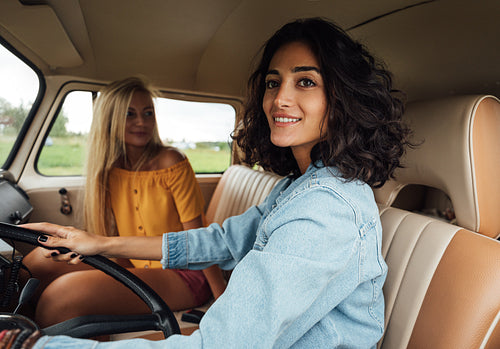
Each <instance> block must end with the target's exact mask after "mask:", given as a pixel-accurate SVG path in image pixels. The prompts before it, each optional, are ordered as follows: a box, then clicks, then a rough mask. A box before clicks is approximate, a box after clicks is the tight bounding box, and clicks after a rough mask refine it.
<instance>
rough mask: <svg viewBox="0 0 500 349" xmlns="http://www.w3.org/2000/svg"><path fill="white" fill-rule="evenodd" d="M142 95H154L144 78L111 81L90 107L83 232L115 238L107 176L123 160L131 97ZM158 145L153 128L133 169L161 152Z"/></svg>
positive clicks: (156, 135) (159, 141) (155, 93)
mask: <svg viewBox="0 0 500 349" xmlns="http://www.w3.org/2000/svg"><path fill="white" fill-rule="evenodd" d="M136 91H141V92H146V93H148V94H149V95H150V96H151V98H152V99H153V98H155V97H157V96H158V92H157V91H156V90H155V89H153V88H152V87H151V85H150V84H149V82H148V81H147V80H145V79H144V78H139V77H131V78H127V79H124V80H119V81H115V82H113V83H111V84H109V85H107V86H106V87H104V88H103V89H102V90H101V94H100V96H99V97H98V98H97V100H96V102H95V104H94V117H93V119H92V126H91V128H90V133H89V140H88V152H87V162H86V175H87V179H86V186H85V201H84V219H85V229H86V230H88V231H89V232H92V233H95V234H99V235H107V236H111V235H117V231H116V228H115V224H114V218H113V213H112V210H111V207H110V197H109V183H108V179H109V173H110V171H111V169H112V168H113V167H116V166H117V164H118V163H119V162H120V161H123V163H125V161H126V158H127V153H126V148H125V123H126V116H127V111H128V107H129V105H130V101H131V99H132V95H133V94H134V92H136ZM161 147H162V143H161V139H160V136H159V133H158V127H157V125H155V129H154V131H153V137H152V139H151V141H150V142H149V143H148V144H147V145H146V149H145V151H144V153H143V154H142V156H141V158H140V160H139V161H138V162H137V164H136V165H135V167H134V169H135V170H138V169H140V168H141V166H142V165H143V164H144V163H146V162H147V161H148V160H150V159H152V158H153V157H154V156H155V155H156V154H158V151H159V150H160V149H161Z"/></svg>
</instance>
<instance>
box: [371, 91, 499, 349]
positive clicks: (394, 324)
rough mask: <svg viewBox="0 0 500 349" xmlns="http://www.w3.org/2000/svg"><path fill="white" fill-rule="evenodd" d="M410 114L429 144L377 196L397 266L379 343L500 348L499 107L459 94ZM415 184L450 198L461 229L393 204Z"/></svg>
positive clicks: (387, 247) (388, 252) (389, 257)
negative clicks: (406, 189)
mask: <svg viewBox="0 0 500 349" xmlns="http://www.w3.org/2000/svg"><path fill="white" fill-rule="evenodd" d="M405 117H406V118H407V120H408V121H409V122H410V124H411V125H412V128H413V130H414V132H415V139H417V140H423V141H424V143H423V144H421V145H420V146H419V147H417V148H416V149H414V150H410V151H409V152H408V154H407V155H406V157H405V164H406V166H407V167H406V168H405V169H402V170H399V171H398V172H397V174H396V176H397V181H392V182H390V183H387V185H385V186H384V188H382V189H380V190H375V195H376V199H377V202H378V203H379V205H380V211H381V220H382V225H383V243H382V246H383V247H382V248H383V254H384V257H385V259H386V262H387V264H388V266H389V272H388V276H387V281H386V284H385V286H384V294H385V299H386V332H385V334H384V337H383V338H382V340H381V341H380V343H379V347H380V348H383V349H392V348H398V349H399V348H407V347H408V348H500V327H499V325H498V320H499V318H500V243H499V242H498V241H497V240H493V239H491V238H490V237H497V236H498V234H499V233H500V177H499V175H498V172H499V169H500V138H499V137H498V134H499V131H500V103H499V101H498V99H496V98H494V97H491V96H464V97H455V98H450V99H446V100H441V101H434V102H425V103H415V104H410V105H409V106H408V107H407V112H406V113H405ZM408 184H420V185H425V186H429V187H433V188H437V189H439V190H442V191H443V192H444V193H445V194H447V195H448V196H449V198H450V200H451V202H452V204H453V207H454V209H455V213H456V218H457V225H452V224H449V223H446V222H443V221H441V220H439V219H436V218H430V217H427V216H423V215H420V214H416V213H412V212H409V211H404V210H400V209H396V208H393V207H390V205H391V203H392V202H393V201H394V199H395V197H396V195H397V193H398V192H399V191H400V190H401V189H402V188H403V187H404V186H406V185H408ZM476 232H479V233H480V234H478V233H476Z"/></svg>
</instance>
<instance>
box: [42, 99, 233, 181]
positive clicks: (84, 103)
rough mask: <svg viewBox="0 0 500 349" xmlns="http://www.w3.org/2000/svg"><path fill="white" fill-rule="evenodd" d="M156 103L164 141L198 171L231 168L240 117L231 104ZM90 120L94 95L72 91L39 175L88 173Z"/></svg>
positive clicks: (44, 153) (44, 152) (44, 151)
mask: <svg viewBox="0 0 500 349" xmlns="http://www.w3.org/2000/svg"><path fill="white" fill-rule="evenodd" d="M155 103H156V105H155V108H156V119H157V122H158V129H159V133H160V138H161V139H162V141H163V143H164V144H165V145H172V146H174V147H176V148H178V149H180V150H181V151H182V152H184V153H185V154H186V155H187V157H188V158H189V161H190V162H191V165H192V167H193V169H194V171H195V172H196V173H220V172H223V171H224V170H226V169H227V168H228V167H229V165H230V163H231V143H230V142H231V140H230V139H231V138H230V134H231V132H232V131H233V128H234V122H235V117H236V113H235V110H234V108H233V107H232V106H231V105H229V104H223V103H204V102H203V103H202V102H190V101H181V100H174V99H169V98H157V99H156V101H155ZM91 120H92V93H91V92H86V91H73V92H70V93H69V94H68V95H67V96H66V98H65V100H64V102H63V105H62V108H61V111H60V112H59V115H58V116H57V119H56V121H55V122H54V124H53V125H52V128H51V131H50V134H49V136H48V137H47V139H46V141H45V145H44V147H43V149H42V152H41V154H40V157H39V160H38V170H39V172H40V173H42V174H44V175H49V176H66V175H81V174H83V166H84V161H85V151H86V141H87V135H88V132H89V130H90V124H91Z"/></svg>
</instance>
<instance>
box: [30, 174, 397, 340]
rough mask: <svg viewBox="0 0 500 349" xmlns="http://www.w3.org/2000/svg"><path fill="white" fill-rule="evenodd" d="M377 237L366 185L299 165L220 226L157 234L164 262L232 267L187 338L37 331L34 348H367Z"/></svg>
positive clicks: (373, 312) (380, 267)
mask: <svg viewBox="0 0 500 349" xmlns="http://www.w3.org/2000/svg"><path fill="white" fill-rule="evenodd" d="M381 239H382V229H381V224H380V220H379V213H378V209H377V206H376V204H375V200H374V198H373V194H372V190H371V189H370V187H369V186H368V185H366V184H364V183H361V182H359V181H345V180H343V179H342V178H340V176H339V173H338V171H337V169H335V168H332V167H320V168H317V167H314V166H309V168H308V170H307V172H306V173H305V174H304V175H302V176H301V177H299V178H297V179H295V180H293V179H290V178H285V179H283V180H282V181H281V182H279V183H278V185H277V186H276V187H275V188H274V190H273V191H272V192H271V193H270V194H269V196H268V197H267V198H266V200H265V201H264V202H263V203H262V204H261V205H259V206H254V207H252V208H250V209H249V210H248V211H246V212H245V213H243V214H242V215H240V216H236V217H231V218H229V219H227V220H226V221H225V222H224V223H223V224H222V226H220V225H218V224H212V225H210V226H209V227H207V228H200V229H194V230H189V231H184V232H178V233H169V234H165V235H164V238H163V259H162V264H163V265H164V267H166V268H191V269H204V268H206V267H208V266H210V265H212V264H214V263H216V264H219V265H220V266H221V268H223V269H232V268H234V270H233V273H232V275H231V279H230V281H229V284H228V286H227V289H226V291H225V292H224V294H223V295H222V296H221V297H220V298H219V299H218V300H217V301H216V302H215V303H214V304H213V305H212V306H211V307H210V309H209V310H208V311H207V313H206V314H205V316H204V317H203V319H202V321H201V323H200V329H199V330H197V331H196V332H194V333H193V334H192V335H191V336H180V335H174V336H171V337H169V338H168V339H166V340H164V341H158V342H150V341H146V340H142V339H132V340H126V341H120V342H114V343H113V342H109V343H99V344H97V343H96V342H92V341H88V340H75V339H71V338H69V337H63V336H59V337H53V338H50V337H43V338H42V339H40V340H39V341H38V342H37V344H36V346H35V348H46V349H49V348H109V349H111V348H113V349H114V348H134V349H139V348H217V349H219V348H290V347H293V348H374V347H375V346H376V343H377V341H378V340H379V339H380V337H381V336H382V333H383V329H384V298H383V294H382V285H383V283H384V281H385V277H386V273H387V266H386V264H385V262H384V260H383V258H382V254H381Z"/></svg>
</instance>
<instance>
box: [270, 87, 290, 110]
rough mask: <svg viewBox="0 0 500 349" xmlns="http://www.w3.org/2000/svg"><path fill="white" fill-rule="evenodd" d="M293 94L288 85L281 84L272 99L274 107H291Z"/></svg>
mask: <svg viewBox="0 0 500 349" xmlns="http://www.w3.org/2000/svg"><path fill="white" fill-rule="evenodd" d="M293 100H294V92H293V88H292V87H291V86H290V84H285V83H282V84H281V86H280V87H279V88H278V91H277V93H276V96H275V97H274V105H275V106H276V107H278V108H283V107H290V106H292V105H293Z"/></svg>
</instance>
